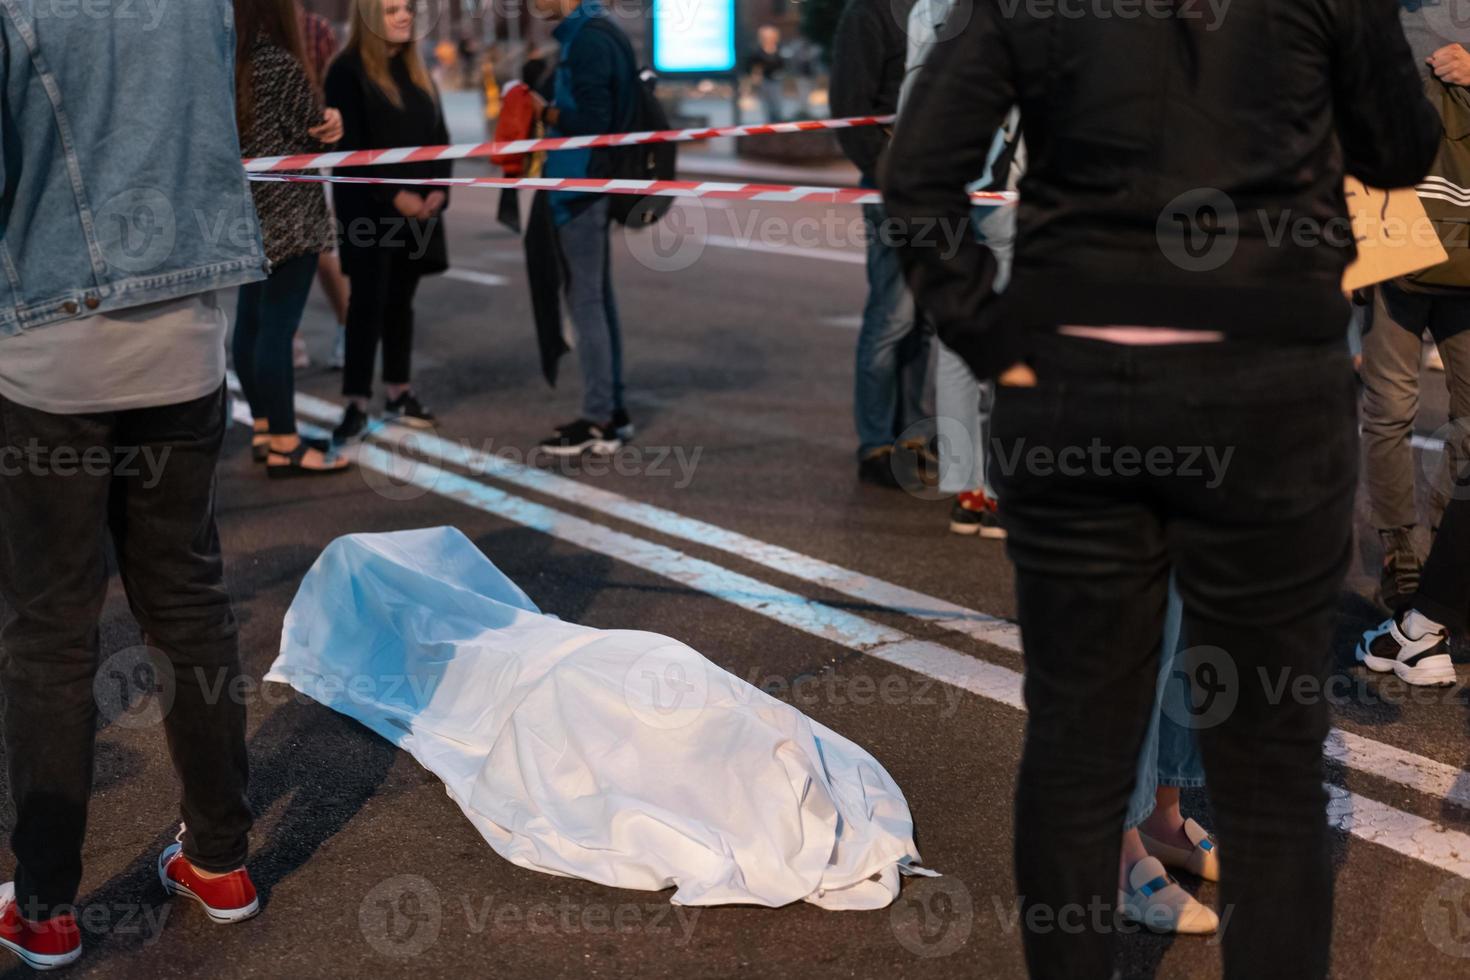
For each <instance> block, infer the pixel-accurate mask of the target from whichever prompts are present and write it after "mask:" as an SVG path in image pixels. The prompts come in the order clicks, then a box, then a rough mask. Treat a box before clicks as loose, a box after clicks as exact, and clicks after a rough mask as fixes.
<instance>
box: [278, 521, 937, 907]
mask: <svg viewBox="0 0 1470 980" xmlns="http://www.w3.org/2000/svg"><path fill="white" fill-rule="evenodd" d="M266 679H267V680H270V681H277V682H280V683H285V684H290V685H291V686H292V687H294V688H296V689H297V690H299V691H301V692H302V693H304V694H306V695H308V696H310V697H312V698H313V699H315V700H316V701H318V702H320V703H322V704H324V705H326V706H327V707H330V708H333V709H335V710H337V711H339V712H341V713H343V714H345V715H347V716H349V717H351V718H355V719H357V720H358V721H360V722H362V723H363V724H364V725H366V726H367V727H369V728H371V729H372V730H373V731H375V732H377V733H378V734H380V735H382V736H383V737H384V738H387V739H388V740H390V741H391V742H393V743H394V744H395V745H397V746H399V747H400V748H402V749H404V750H406V751H407V752H409V753H410V754H412V755H413V757H414V758H415V759H417V760H418V761H419V762H420V763H422V764H423V766H424V767H425V768H427V769H429V770H430V771H431V772H433V773H434V774H435V775H437V776H439V778H441V779H442V780H443V781H444V784H445V786H446V788H447V789H448V791H449V795H450V797H451V798H453V799H454V801H455V802H456V803H458V804H459V806H460V808H461V809H462V810H463V811H464V813H465V816H467V817H469V819H470V821H471V822H472V823H473V824H474V825H475V828H476V829H477V830H478V831H479V832H480V833H481V835H483V836H484V838H485V840H486V841H488V842H489V844H490V846H491V847H492V848H494V849H495V851H496V852H497V853H499V854H500V855H501V856H502V857H504V858H505V859H506V860H508V861H511V862H513V863H515V864H518V865H520V866H522V867H525V868H533V869H535V870H538V871H545V872H547V873H550V874H556V875H566V876H569V877H576V878H585V879H588V880H590V881H596V882H600V883H602V884H606V885H613V886H617V887H620V888H637V889H648V890H659V889H664V888H669V887H675V888H677V891H676V892H675V893H674V896H673V901H674V903H675V904H680V905H719V904H727V903H740V904H755V905H766V906H781V905H786V904H788V903H790V902H795V901H798V900H805V901H808V902H812V903H814V904H816V905H819V906H821V907H823V908H829V909H874V908H882V907H884V906H886V905H888V904H889V903H890V902H892V900H893V899H894V898H895V897H896V896H897V894H898V879H899V872H900V870H903V871H909V870H911V869H910V868H909V867H908V865H909V864H910V863H911V862H917V861H918V851H917V849H916V848H915V846H914V841H913V819H912V817H911V816H910V814H909V808H908V803H907V802H906V801H905V800H904V797H903V793H902V792H901V791H900V790H899V788H898V786H897V785H896V784H895V783H894V781H893V780H892V778H891V777H889V775H888V773H887V772H885V771H884V769H883V767H882V766H881V765H879V764H878V762H877V761H876V760H875V759H873V758H872V756H870V755H868V753H867V752H865V751H863V750H862V749H861V748H859V747H858V746H857V745H854V744H853V743H852V742H850V741H848V740H847V739H845V738H843V737H842V736H840V735H838V734H836V733H835V732H832V731H830V730H829V729H827V728H824V727H823V726H822V725H819V724H817V723H816V722H813V721H811V720H810V719H808V718H807V717H806V716H804V715H803V714H801V712H799V711H797V710H796V709H795V708H793V707H791V706H790V705H787V704H784V703H782V702H780V701H777V700H776V699H774V698H772V697H770V696H768V695H766V694H765V693H763V692H761V691H759V690H757V689H756V688H754V687H752V686H751V685H749V684H747V683H745V682H744V681H742V680H740V679H739V678H737V677H735V676H733V675H732V674H730V673H728V672H726V671H724V670H721V669H720V668H718V667H716V666H715V665H714V664H712V663H710V662H709V661H707V660H706V659H705V658H704V657H702V656H700V655H699V654H698V653H696V652H695V651H694V650H692V649H690V648H689V647H687V646H685V645H683V644H681V643H678V642H677V641H674V640H671V639H669V638H667V637H664V636H659V635H657V634H654V633H642V632H632V631H612V632H605V631H601V630H594V629H589V628H587V627H584V626H577V625H575V624H572V623H566V622H562V621H561V620H558V619H556V618H554V617H551V616H546V615H543V614H541V612H540V611H539V610H537V608H536V606H535V604H534V603H532V602H531V600H530V599H529V598H528V597H527V596H526V594H525V593H524V592H522V591H521V590H520V589H519V588H518V587H517V586H516V585H515V583H513V582H512V581H511V580H510V579H509V578H507V577H506V576H505V575H504V574H502V573H501V572H500V570H499V569H497V568H496V567H495V566H494V565H493V564H491V562H490V561H489V560H488V559H487V558H486V557H485V556H484V555H483V554H482V553H481V552H480V550H479V549H478V548H476V547H475V545H474V544H473V543H472V542H471V541H470V540H469V539H468V538H466V537H465V536H464V535H463V534H461V533H460V532H459V531H457V530H454V529H453V528H436V529H429V530H422V531H407V532H399V533H393V534H371V535H354V536H351V537H346V538H341V539H339V540H337V541H335V542H333V543H332V544H331V545H330V546H329V547H328V548H327V549H326V551H325V552H323V554H322V556H321V557H320V558H319V559H318V560H317V562H316V564H315V565H314V566H313V567H312V569H311V571H310V572H309V573H308V574H307V576H306V579H305V581H303V582H302V584H301V589H300V591H299V592H298V593H297V596H296V599H295V601H294V602H293V603H292V604H291V609H290V611H289V612H288V613H287V614H286V620H285V627H284V631H283V635H282V639H281V655H280V658H279V659H278V660H277V661H276V663H275V665H274V666H273V667H272V668H271V670H270V673H269V674H268V675H267V677H266ZM919 873H923V872H919Z"/></svg>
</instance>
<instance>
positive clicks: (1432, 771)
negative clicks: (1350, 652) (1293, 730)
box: [1326, 729, 1470, 858]
mask: <svg viewBox="0 0 1470 980" xmlns="http://www.w3.org/2000/svg"><path fill="white" fill-rule="evenodd" d="M1326 750H1327V758H1329V759H1333V760H1336V761H1337V762H1340V763H1342V764H1343V765H1345V766H1347V767H1348V768H1350V769H1356V770H1357V771H1358V772H1364V773H1367V774H1369V775H1370V776H1377V777H1378V778H1380V779H1387V780H1389V781H1390V782H1395V783H1398V784H1399V785H1400V786H1407V787H1408V788H1409V789H1412V790H1414V791H1415V792H1418V793H1423V794H1425V795H1426V796H1433V797H1437V798H1439V799H1441V800H1444V801H1445V802H1446V803H1453V804H1454V805H1455V806H1460V807H1465V808H1466V809H1470V772H1465V771H1464V770H1463V769H1458V768H1456V767H1454V766H1452V765H1448V764H1447V763H1443V762H1439V761H1437V760H1435V759H1426V758H1425V757H1424V756H1422V755H1415V754H1414V753H1413V752H1406V751H1404V750H1403V749H1399V748H1395V747H1394V746H1392V745H1385V744H1384V743H1383V742H1375V741H1374V740H1373V739H1371V738H1364V737H1363V736H1362V735H1354V734H1353V733H1352V732H1345V731H1342V730H1340V729H1333V730H1332V732H1331V733H1330V734H1329V735H1328V736H1327V745H1326ZM1466 857H1467V858H1470V854H1467V855H1466Z"/></svg>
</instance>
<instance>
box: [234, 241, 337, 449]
mask: <svg viewBox="0 0 1470 980" xmlns="http://www.w3.org/2000/svg"><path fill="white" fill-rule="evenodd" d="M319 259H320V256H317V255H299V256H297V257H296V258H294V259H288V260H287V261H285V262H282V263H281V264H280V265H278V266H276V268H275V270H274V271H273V272H272V273H271V275H270V278H269V279H266V280H265V281H264V282H252V283H247V284H246V285H244V286H241V287H240V297H239V302H238V304H237V305H236V307H235V338H234V346H233V350H234V358H235V374H236V376H237V377H239V379H240V388H241V389H242V390H243V391H244V392H245V400H246V401H248V402H249V403H250V414H251V416H252V417H254V418H257V419H266V420H268V421H269V422H270V434H271V435H273V436H291V435H295V434H296V371H295V368H294V367H293V366H292V363H291V342H292V341H293V340H294V339H295V337H296V331H297V329H298V328H300V326H301V315H302V313H303V312H304V311H305V310H306V300H307V297H309V296H310V295H311V284H312V281H313V280H315V279H316V267H317V262H318V260H319Z"/></svg>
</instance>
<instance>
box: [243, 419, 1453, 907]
mask: <svg viewBox="0 0 1470 980" xmlns="http://www.w3.org/2000/svg"><path fill="white" fill-rule="evenodd" d="M303 402H306V403H307V404H302V403H303ZM311 402H318V403H319V404H318V405H316V406H311V405H310V403H311ZM321 405H328V406H329V403H325V402H320V400H319V399H313V398H311V397H310V396H304V395H303V396H298V411H301V412H302V414H304V415H313V414H314V413H313V412H311V411H310V408H311V407H316V408H320V407H321ZM329 407H330V406H329ZM235 415H236V418H237V419H239V420H241V421H243V422H244V423H246V424H248V423H249V411H248V409H247V408H246V407H245V406H243V405H241V404H238V403H237V405H236V409H235ZM390 441H391V440H390ZM440 441H442V440H440ZM410 444H413V441H412V440H410ZM416 451H420V452H422V449H421V448H419V449H418V450H416ZM465 452H468V451H465ZM425 455H427V454H425ZM357 462H358V465H359V466H362V467H364V468H367V469H369V470H372V471H375V472H378V473H381V474H385V475H388V476H390V477H391V478H392V479H394V480H395V481H398V482H402V483H409V484H413V485H415V486H418V487H421V488H423V489H425V490H427V491H430V492H433V493H435V494H437V495H439V496H442V497H446V498H448V499H451V500H455V501H457V502H459V503H462V504H464V505H466V506H470V507H473V508H475V509H477V510H480V511H483V512H485V513H489V514H492V515H495V516H497V517H500V518H502V519H504V520H508V521H511V522H513V523H516V524H520V525H521V526H523V527H528V528H531V529H533V530H537V531H541V532H542V533H545V534H548V535H550V536H552V537H555V538H558V539H560V540H563V541H566V542H568V543H570V544H572V545H574V546H576V547H578V548H582V549H584V550H587V551H592V552H595V553H598V554H602V555H606V556H608V557H610V558H613V559H615V560H617V561H620V562H623V563H626V564H629V565H632V566H633V567H636V568H642V569H645V570H647V571H650V572H653V573H654V574H657V575H661V576H663V577H665V578H669V579H672V580H674V581H676V582H679V583H681V584H683V585H686V586H688V587H690V588H693V589H696V590H698V591H700V592H703V593H705V594H706V595H710V596H712V597H714V598H717V599H720V600H722V601H725V602H729V603H731V604H733V605H736V606H738V607H740V608H742V609H746V610H748V611H750V612H754V613H757V614H759V615H762V616H765V617H767V618H769V619H772V620H775V621H776V622H779V623H782V624H783V625H787V626H791V627H793V628H795V629H798V630H801V631H802V632H805V633H808V634H810V635H813V636H816V637H819V638H821V639H824V640H828V641H830V642H833V643H837V644H839V645H841V646H844V647H847V648H849V649H852V650H855V651H857V652H860V653H862V654H864V655H866V656H871V657H874V658H875V659H878V660H882V661H885V662H887V663H891V664H893V665H895V666H899V667H902V668H904V669H907V670H910V671H913V672H915V673H919V674H923V675H925V676H928V677H931V678H934V679H936V680H939V681H942V682H944V683H947V684H950V685H952V686H955V687H958V688H960V689H961V690H965V691H969V692H970V693H973V694H976V695H978V696H980V697H984V698H986V699H988V700H991V701H996V702H998V703H1001V704H1005V705H1008V706H1010V707H1012V708H1015V709H1017V710H1021V711H1024V710H1025V706H1024V703H1023V700H1022V696H1021V691H1022V683H1023V677H1022V675H1021V674H1020V673H1018V672H1016V671H1013V670H1010V669H1009V668H1006V667H1002V666H999V665H997V664H991V663H988V662H986V661H983V660H979V659H977V658H975V657H971V656H967V655H965V654H962V653H959V652H958V651H955V650H952V649H950V648H948V647H945V646H942V645H940V644H937V643H932V642H929V641H925V640H920V639H918V638H916V637H913V636H910V635H909V634H906V633H904V632H902V631H900V630H896V629H893V628H891V627H887V626H884V625H882V624H879V623H874V622H872V621H870V620H867V619H863V618H862V617H859V616H856V615H854V614H852V613H850V612H846V611H844V610H840V609H837V608H834V607H832V606H828V605H826V604H824V603H820V602H816V601H814V600H811V599H808V598H806V597H804V596H800V595H797V594H796V593H793V592H789V591H787V590H784V589H780V588H777V587H774V586H770V585H767V584H765V583H763V582H760V581H758V580H756V579H752V578H750V577H748V576H745V575H741V574H740V573H738V572H734V571H731V570H729V569H725V568H723V567H721V566H719V565H715V564H714V563H712V562H708V561H704V560H703V559H699V558H695V557H693V556H691V555H688V554H685V553H683V552H680V551H676V550H674V549H672V548H668V547H666V546H664V545H660V544H656V543H654V542H650V541H645V540H643V539H641V538H637V537H634V536H632V535H630V534H626V533H624V532H621V531H616V530H614V529H612V528H609V527H606V526H604V525H601V524H596V523H593V522H591V521H587V520H584V519H582V518H579V517H575V516H572V515H569V514H565V513H563V512H561V511H557V510H554V509H552V508H550V507H546V506H544V505H541V504H537V503H534V502H532V501H528V500H525V499H523V498H519V497H514V496H512V495H510V494H507V493H505V492H504V491H501V490H499V489H496V488H494V487H491V486H488V485H486V484H483V483H479V482H476V481H475V480H472V479H470V478H468V477H464V476H461V475H459V474H457V473H454V472H451V471H448V470H444V469H440V468H438V467H435V466H432V465H430V464H428V463H423V462H420V461H418V460H413V461H412V462H409V461H408V460H406V459H405V458H404V457H403V456H401V455H397V454H393V453H389V452H385V451H384V450H383V449H380V448H378V447H377V446H375V445H363V446H361V447H359V448H358V454H357ZM499 462H500V463H502V464H504V465H506V466H513V465H514V464H509V463H507V462H506V461H504V460H500V461H499ZM537 472H540V471H537ZM489 475H494V474H489ZM542 476H544V477H547V478H549V479H548V481H547V482H548V483H550V482H552V481H556V480H563V479H564V478H561V477H557V476H555V475H554V474H547V473H542ZM565 482H567V483H568V484H571V485H572V486H576V487H579V489H582V490H588V489H593V488H588V487H581V486H580V485H578V484H574V483H572V481H569V480H568V481H565ZM536 489H537V490H538V491H540V492H547V491H545V490H544V489H543V488H542V487H537V488H536ZM602 493H606V491H602ZM608 496H609V497H614V498H616V497H617V495H615V494H608ZM618 499H621V498H618ZM625 503H628V504H633V502H632V501H625ZM583 506H586V505H585V504H583ZM633 506H635V507H643V506H645V505H636V504H634V505H633ZM650 509H651V510H657V509H656V508H650ZM664 513H665V514H668V512H664ZM615 516H616V515H615ZM668 516H669V517H671V518H674V519H676V520H679V521H683V520H686V519H684V518H679V517H678V515H674V514H668ZM705 526H706V527H710V526H709V525H705ZM713 530H716V531H720V529H718V528H714V529H713ZM721 533H723V534H725V535H732V534H733V532H728V531H722V532H721ZM735 537H739V536H738V535H736V536H735ZM745 540H746V541H751V539H745ZM703 543H708V542H703ZM752 543H755V544H760V543H759V542H752ZM764 547H765V548H767V549H771V550H772V551H773V552H776V553H779V552H785V551H786V549H781V548H779V547H777V546H772V545H765V546H764ZM787 554H794V553H791V552H787ZM796 557H798V558H805V556H800V555H797V556H796ZM805 560H806V561H808V562H815V563H816V565H817V566H821V565H825V563H822V562H819V561H817V560H815V559H809V558H808V559H805ZM762 564H766V563H765V562H762ZM829 567H833V568H835V566H829ZM782 570H783V571H784V570H785V569H782ZM849 574H850V575H852V576H853V577H854V578H855V579H858V580H861V579H865V578H867V577H866V576H861V575H858V574H857V573H849ZM871 581H874V582H876V580H871ZM876 584H878V585H881V586H884V587H886V588H888V589H900V588H901V587H898V586H892V585H890V584H888V583H881V582H877V583H876ZM849 594H850V593H849ZM914 594H915V595H917V593H914ZM955 608H959V607H955ZM1006 625H1009V624H1006ZM1328 752H1329V755H1331V756H1332V757H1333V758H1336V759H1339V760H1340V761H1343V762H1345V763H1346V764H1348V765H1349V766H1352V767H1353V768H1360V769H1363V771H1366V772H1369V773H1370V774H1372V775H1375V776H1380V777H1382V778H1386V779H1391V780H1393V781H1395V782H1399V783H1400V784H1401V785H1405V786H1408V787H1409V788H1411V789H1414V790H1416V791H1418V792H1423V793H1433V794H1434V795H1438V796H1440V797H1441V798H1443V799H1446V800H1449V801H1451V802H1460V799H1462V798H1463V796H1462V794H1463V792H1464V788H1465V787H1464V781H1463V779H1461V778H1459V777H1457V780H1456V784H1454V785H1451V786H1449V787H1448V788H1445V787H1443V786H1442V782H1443V780H1444V778H1446V777H1447V776H1448V775H1449V773H1450V772H1451V770H1452V767H1448V766H1445V765H1444V764H1443V763H1438V762H1435V761H1434V760H1429V759H1422V758H1421V757H1418V756H1415V755H1413V754H1412V753H1408V752H1404V751H1403V750H1399V749H1395V748H1393V747H1392V746H1386V745H1382V744H1381V743H1377V742H1373V741H1372V740H1370V739H1366V738H1363V737H1361V736H1355V735H1352V734H1351V733H1345V732H1337V731H1334V732H1333V734H1332V736H1331V737H1330V740H1329V743H1328ZM1405 761H1409V762H1411V763H1412V766H1411V769H1412V772H1411V773H1410V774H1408V775H1407V776H1406V775H1405V774H1404V773H1403V772H1402V771H1401V766H1402V763H1404V762H1405ZM1355 762H1359V763H1362V764H1361V765H1355V764H1354V763H1355ZM1460 776H1463V774H1460ZM1437 788H1438V789H1439V790H1440V792H1438V793H1436V792H1435V791H1436V789H1437ZM1328 791H1329V792H1330V793H1331V795H1332V797H1333V803H1332V805H1331V806H1330V807H1329V812H1328V819H1329V823H1330V824H1331V825H1332V826H1334V827H1337V828H1339V829H1341V830H1343V831H1345V832H1348V833H1351V834H1353V835H1354V836H1356V837H1359V838H1360V839H1363V840H1366V841H1368V842H1370V843H1374V844H1379V845H1380V846H1383V847H1386V848H1388V849H1390V850H1393V851H1394V852H1396V853H1399V854H1402V855H1404V856H1406V857H1410V858H1413V859H1415V860H1418V861H1422V862H1424V863H1425V864H1428V865H1431V866H1433V867H1436V868H1438V869H1440V870H1444V871H1449V872H1451V873H1453V874H1455V875H1457V876H1459V877H1462V878H1466V879H1470V835H1467V834H1464V833H1462V832H1460V831H1456V830H1453V829H1450V828H1447V827H1444V826H1441V825H1439V824H1435V823H1433V822H1431V821H1428V820H1425V819H1424V818H1422V817H1417V816H1414V815H1413V814H1409V813H1406V812H1404V811H1401V810H1398V809H1396V808H1394V807H1391V806H1388V805H1387V804H1383V803H1379V802H1377V801H1375V800H1371V799H1369V798H1367V797H1364V796H1361V795H1359V794H1356V793H1351V792H1349V791H1347V790H1345V789H1342V788H1341V787H1335V786H1331V785H1330V784H1329V786H1328ZM1457 797H1458V798H1459V799H1457Z"/></svg>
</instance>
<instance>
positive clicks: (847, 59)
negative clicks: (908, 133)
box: [828, 0, 914, 184]
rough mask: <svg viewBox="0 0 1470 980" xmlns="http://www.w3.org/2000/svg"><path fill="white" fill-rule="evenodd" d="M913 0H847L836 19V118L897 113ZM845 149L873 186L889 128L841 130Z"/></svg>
mask: <svg viewBox="0 0 1470 980" xmlns="http://www.w3.org/2000/svg"><path fill="white" fill-rule="evenodd" d="M913 6H914V0H891V2H890V0H849V2H848V4H847V8H846V9H845V10H843V12H842V18H841V19H840V20H839V21H838V22H837V36H836V40H835V42H834V44H833V48H832V80H831V83H830V85H829V86H828V90H829V95H830V100H831V101H830V110H831V112H832V116H833V118H836V119H843V118H846V117H849V116H887V115H892V114H893V113H894V112H896V111H898V93H899V91H900V90H901V89H902V88H903V79H904V67H905V61H906V60H907V58H908V17H909V11H910V10H912V9H913ZM837 141H838V142H839V143H841V144H842V152H843V153H845V154H847V158H848V159H849V160H851V161H852V162H853V163H854V164H856V165H857V168H858V169H859V170H861V171H862V172H863V179H864V181H866V182H868V183H869V184H872V183H873V181H874V179H875V176H874V175H875V174H876V172H877V169H878V158H879V157H880V156H882V154H883V150H884V148H885V147H886V146H887V144H888V130H887V129H885V128H880V127H877V126H859V127H856V128H853V129H839V130H838V131H837Z"/></svg>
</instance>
